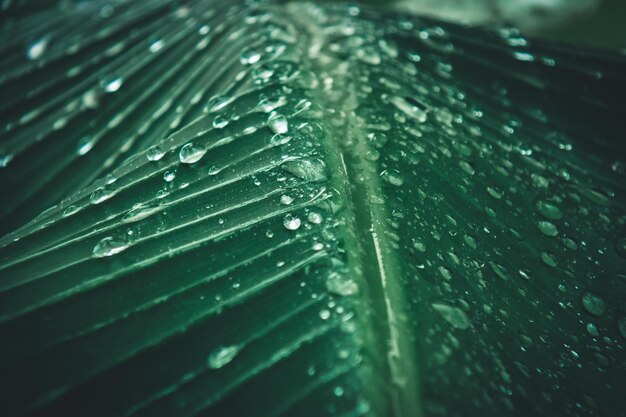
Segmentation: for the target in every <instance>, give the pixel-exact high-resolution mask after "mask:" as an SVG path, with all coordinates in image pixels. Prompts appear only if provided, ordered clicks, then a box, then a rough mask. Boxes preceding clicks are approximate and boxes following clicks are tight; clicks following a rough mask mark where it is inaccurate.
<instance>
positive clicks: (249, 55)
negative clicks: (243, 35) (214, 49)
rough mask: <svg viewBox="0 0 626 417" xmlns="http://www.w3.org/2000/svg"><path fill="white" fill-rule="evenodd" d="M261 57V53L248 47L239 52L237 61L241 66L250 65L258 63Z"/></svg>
mask: <svg viewBox="0 0 626 417" xmlns="http://www.w3.org/2000/svg"><path fill="white" fill-rule="evenodd" d="M262 57H263V52H262V51H261V50H260V49H257V48H253V47H250V48H246V49H244V50H243V51H242V52H241V54H240V55H239V61H241V63H242V64H243V65H252V64H255V63H257V62H259V61H260V60H261V58H262Z"/></svg>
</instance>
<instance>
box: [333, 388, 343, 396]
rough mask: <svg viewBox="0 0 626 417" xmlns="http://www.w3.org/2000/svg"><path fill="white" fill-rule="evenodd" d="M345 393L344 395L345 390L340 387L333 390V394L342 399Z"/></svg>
mask: <svg viewBox="0 0 626 417" xmlns="http://www.w3.org/2000/svg"><path fill="white" fill-rule="evenodd" d="M343 393H344V390H343V388H342V387H340V386H336V387H335V389H333V394H335V397H341V396H342V395H343Z"/></svg>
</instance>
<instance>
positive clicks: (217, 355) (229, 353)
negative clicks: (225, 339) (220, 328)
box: [207, 345, 241, 369]
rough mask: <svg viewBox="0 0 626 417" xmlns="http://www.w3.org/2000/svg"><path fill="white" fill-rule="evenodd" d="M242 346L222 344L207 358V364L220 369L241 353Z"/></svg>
mask: <svg viewBox="0 0 626 417" xmlns="http://www.w3.org/2000/svg"><path fill="white" fill-rule="evenodd" d="M240 350H241V347H239V346H236V345H233V346H220V347H219V348H217V349H216V350H215V351H214V352H212V353H211V354H210V355H209V357H208V358H207V365H209V367H210V368H212V369H219V368H222V367H224V366H226V365H228V364H229V363H230V362H232V360H233V359H235V356H237V354H238V353H239V351H240Z"/></svg>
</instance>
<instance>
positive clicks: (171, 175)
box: [163, 171, 176, 182]
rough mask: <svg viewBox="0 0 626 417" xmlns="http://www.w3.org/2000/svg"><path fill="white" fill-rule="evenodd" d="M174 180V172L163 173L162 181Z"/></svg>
mask: <svg viewBox="0 0 626 417" xmlns="http://www.w3.org/2000/svg"><path fill="white" fill-rule="evenodd" d="M175 178H176V172H174V171H165V172H164V173H163V179H164V180H165V182H172V181H174V179H175Z"/></svg>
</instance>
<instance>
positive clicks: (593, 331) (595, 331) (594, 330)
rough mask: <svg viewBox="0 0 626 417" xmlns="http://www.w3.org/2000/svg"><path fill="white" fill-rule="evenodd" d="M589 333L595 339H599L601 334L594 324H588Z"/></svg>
mask: <svg viewBox="0 0 626 417" xmlns="http://www.w3.org/2000/svg"><path fill="white" fill-rule="evenodd" d="M587 333H589V334H590V335H591V336H593V337H598V336H599V335H600V332H598V328H597V327H596V325H595V324H593V323H588V324H587Z"/></svg>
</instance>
